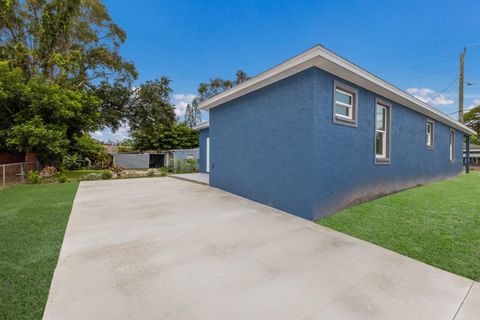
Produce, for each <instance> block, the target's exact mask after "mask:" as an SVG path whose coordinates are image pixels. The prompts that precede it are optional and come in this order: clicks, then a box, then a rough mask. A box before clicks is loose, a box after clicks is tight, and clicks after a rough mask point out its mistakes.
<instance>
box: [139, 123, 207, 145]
mask: <svg viewBox="0 0 480 320" xmlns="http://www.w3.org/2000/svg"><path fill="white" fill-rule="evenodd" d="M132 138H133V141H134V145H133V147H134V149H135V150H141V151H145V150H172V149H192V148H198V132H196V131H194V130H192V129H191V128H189V127H188V126H187V125H186V124H183V123H182V124H175V125H174V126H172V127H169V128H168V127H164V126H158V127H156V128H155V131H154V133H153V134H145V132H144V131H142V130H138V131H132Z"/></svg>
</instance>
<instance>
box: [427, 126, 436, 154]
mask: <svg viewBox="0 0 480 320" xmlns="http://www.w3.org/2000/svg"><path fill="white" fill-rule="evenodd" d="M429 126H430V128H431V131H430V134H429V133H428V127H429ZM425 139H426V146H427V149H433V147H434V145H435V122H433V120H430V119H427V121H426V124H425Z"/></svg>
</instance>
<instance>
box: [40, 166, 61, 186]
mask: <svg viewBox="0 0 480 320" xmlns="http://www.w3.org/2000/svg"><path fill="white" fill-rule="evenodd" d="M56 174H57V168H55V167H52V166H46V167H44V168H43V169H42V171H40V176H41V177H42V181H44V182H53V181H54V179H55V175H56Z"/></svg>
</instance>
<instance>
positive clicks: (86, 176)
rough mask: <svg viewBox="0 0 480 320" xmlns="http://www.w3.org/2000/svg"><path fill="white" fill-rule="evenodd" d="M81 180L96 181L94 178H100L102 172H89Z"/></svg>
mask: <svg viewBox="0 0 480 320" xmlns="http://www.w3.org/2000/svg"><path fill="white" fill-rule="evenodd" d="M79 180H81V181H94V180H100V174H98V173H95V172H92V173H89V174H87V175H85V176H83V177H82V178H81V179H79Z"/></svg>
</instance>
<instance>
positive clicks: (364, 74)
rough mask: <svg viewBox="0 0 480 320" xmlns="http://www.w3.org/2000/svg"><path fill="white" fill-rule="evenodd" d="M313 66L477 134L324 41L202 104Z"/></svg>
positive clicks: (204, 105) (215, 103)
mask: <svg viewBox="0 0 480 320" xmlns="http://www.w3.org/2000/svg"><path fill="white" fill-rule="evenodd" d="M311 67H317V68H319V69H322V70H325V71H327V72H329V73H332V74H334V75H336V76H338V77H339V78H341V79H345V80H347V81H350V82H352V83H354V84H356V85H358V86H359V87H362V88H365V89H367V90H369V91H372V92H374V93H375V94H379V95H381V96H383V97H385V98H387V99H389V100H392V101H394V102H396V103H398V104H401V105H404V106H406V107H408V108H410V109H413V110H415V111H417V112H419V113H422V114H424V115H426V116H428V117H430V118H432V119H434V120H437V121H440V122H442V123H444V124H447V125H449V126H451V127H452V128H455V129H457V130H460V131H461V132H463V133H465V134H467V135H476V133H475V131H473V130H472V129H470V128H468V127H467V126H465V125H464V124H462V123H460V122H458V121H456V120H454V119H452V118H450V117H448V116H447V115H445V114H444V113H442V112H440V111H438V110H436V109H434V108H432V107H431V106H430V105H428V104H427V103H424V102H422V101H420V100H418V99H417V98H415V97H413V96H411V95H409V94H408V93H406V92H404V91H403V90H400V89H399V88H397V87H395V86H393V85H392V84H390V83H388V82H386V81H384V80H382V79H380V78H378V77H377V76H375V75H373V74H371V73H370V72H368V71H366V70H364V69H362V68H360V67H359V66H357V65H355V64H353V63H351V62H350V61H348V60H345V59H343V58H342V57H340V56H339V55H337V54H335V53H333V52H332V51H330V50H328V49H326V48H325V47H322V46H320V45H317V46H315V47H313V48H311V49H309V50H307V51H305V52H303V53H301V54H299V55H298V56H296V57H294V58H292V59H290V60H287V61H285V62H283V63H282V64H279V65H277V66H275V67H273V68H271V69H269V70H267V71H265V72H263V73H261V74H259V75H258V76H256V77H254V78H252V79H250V80H248V81H245V82H243V83H241V84H239V85H237V86H235V87H233V88H232V89H229V90H227V91H225V92H222V93H220V94H218V95H216V96H214V97H213V98H211V99H209V100H207V101H205V102H203V103H201V104H200V106H199V108H200V109H203V110H209V109H210V108H214V107H216V106H219V105H221V104H223V103H225V102H228V101H231V100H233V99H235V98H238V97H240V96H243V95H245V94H247V93H250V92H252V91H255V90H258V89H260V88H263V87H265V86H267V85H269V84H272V83H274V82H277V81H279V80H282V79H285V78H287V77H289V76H291V75H293V74H296V73H298V72H301V71H303V70H306V69H308V68H311Z"/></svg>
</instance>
